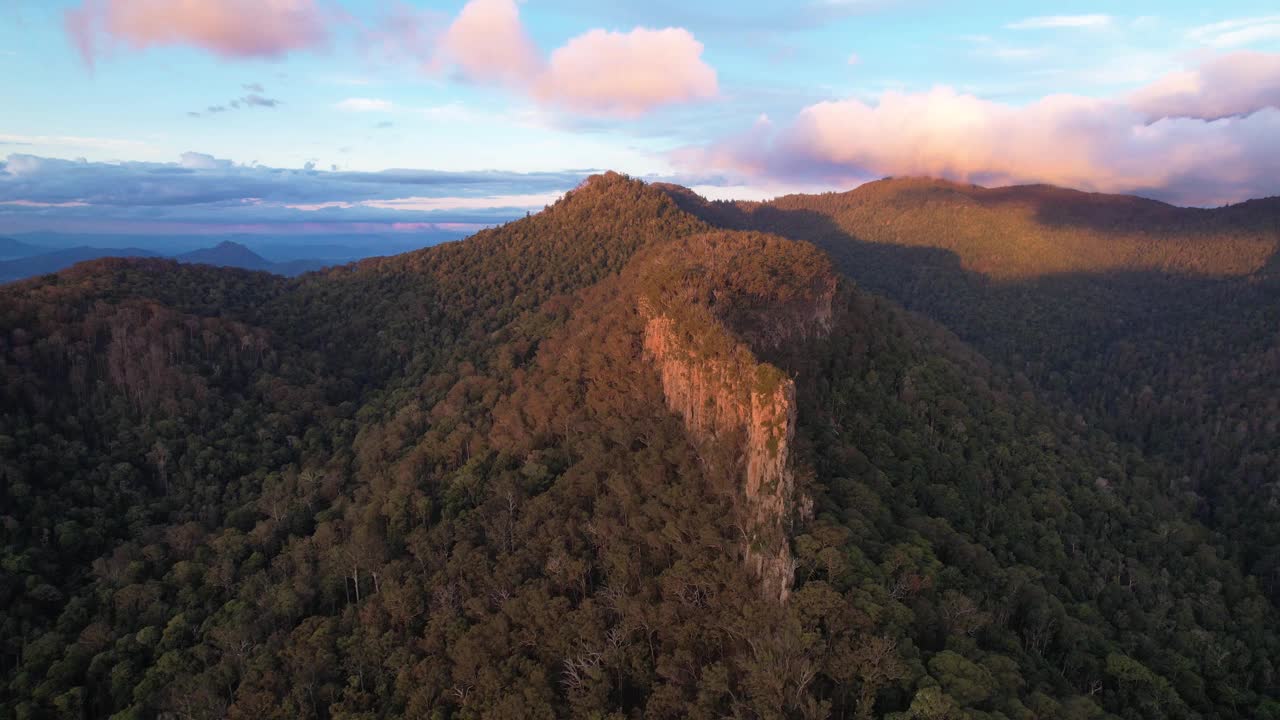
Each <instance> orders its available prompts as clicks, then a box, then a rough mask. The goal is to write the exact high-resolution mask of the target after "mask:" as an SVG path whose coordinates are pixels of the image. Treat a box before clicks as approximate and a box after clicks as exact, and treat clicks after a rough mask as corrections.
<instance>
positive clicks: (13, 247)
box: [0, 237, 47, 260]
mask: <svg viewBox="0 0 1280 720" xmlns="http://www.w3.org/2000/svg"><path fill="white" fill-rule="evenodd" d="M42 252H47V248H42V247H40V246H38V245H32V244H31V243H25V242H22V241H21V240H15V239H13V238H8V237H0V260H11V259H13V258H20V257H26V256H27V255H35V254H38V253H42Z"/></svg>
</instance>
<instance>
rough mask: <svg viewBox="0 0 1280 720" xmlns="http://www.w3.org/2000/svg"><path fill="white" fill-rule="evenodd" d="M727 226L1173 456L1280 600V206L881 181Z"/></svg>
mask: <svg viewBox="0 0 1280 720" xmlns="http://www.w3.org/2000/svg"><path fill="white" fill-rule="evenodd" d="M671 192H672V194H673V197H676V198H677V199H678V200H679V201H680V202H681V204H682V205H683V206H685V207H687V208H689V209H690V210H692V211H694V212H695V213H696V214H699V215H700V216H702V217H705V218H707V219H709V220H711V221H712V222H715V223H717V224H720V225H722V226H725V227H754V228H759V229H764V230H769V231H773V232H779V233H782V234H784V235H786V236H788V237H791V238H795V239H806V240H811V241H813V242H815V243H817V244H818V245H819V246H821V247H823V248H824V249H825V250H827V251H828V252H829V253H830V254H831V255H832V257H833V258H834V259H835V260H836V262H837V264H838V266H839V267H840V268H841V270H843V271H844V272H845V273H847V274H848V275H849V276H850V277H853V278H855V279H856V280H857V281H858V282H859V283H861V284H862V285H863V286H864V287H867V288H869V289H872V290H873V291H875V292H879V293H883V294H885V295H887V296H889V297H891V298H894V299H896V300H898V301H900V302H902V303H903V304H905V305H906V306H907V307H909V308H911V309H913V310H917V311H919V312H922V313H924V314H926V315H928V316H929V317H931V318H933V319H935V320H937V321H939V322H941V323H943V324H944V325H946V326H947V327H948V328H950V329H952V330H953V331H955V332H956V333H957V334H958V335H960V336H961V337H962V338H963V339H964V340H966V341H968V342H970V343H973V344H974V345H976V346H977V347H978V348H980V349H981V350H982V351H983V352H984V353H985V354H986V355H987V356H988V357H990V358H991V359H992V360H995V361H997V362H999V363H1001V364H1002V365H1004V366H1005V367H1007V368H1008V369H1009V370H1010V371H1013V372H1016V373H1018V374H1020V375H1021V376H1023V377H1026V378H1028V379H1029V380H1030V382H1032V383H1033V384H1034V385H1035V386H1036V387H1038V388H1039V390H1040V391H1041V392H1042V393H1043V394H1044V395H1045V396H1046V397H1049V398H1051V399H1052V400H1053V401H1054V402H1056V403H1058V404H1060V405H1062V406H1063V407H1064V409H1067V410H1068V411H1069V412H1071V413H1073V414H1078V415H1079V416H1080V418H1081V420H1082V421H1085V422H1088V423H1090V424H1095V425H1096V426H1098V427H1101V428H1103V429H1105V430H1107V431H1108V432H1109V433H1111V434H1112V435H1113V436H1114V437H1116V438H1117V439H1119V440H1121V441H1124V442H1130V443H1133V444H1135V445H1137V446H1138V447H1140V448H1142V449H1143V450H1144V451H1145V452H1147V453H1149V454H1151V455H1153V456H1155V457H1159V458H1161V459H1164V460H1166V461H1168V462H1169V463H1170V464H1171V466H1172V467H1175V468H1178V471H1179V473H1180V474H1181V475H1182V476H1185V477H1186V482H1185V484H1186V488H1187V490H1188V491H1189V492H1192V493H1195V494H1196V496H1197V497H1198V499H1199V502H1200V503H1201V505H1200V510H1199V512H1200V513H1201V515H1202V517H1204V518H1207V519H1209V520H1210V521H1211V522H1212V523H1213V524H1214V525H1215V526H1217V527H1219V528H1221V529H1222V530H1223V531H1224V532H1227V533H1229V534H1231V535H1232V536H1233V538H1234V542H1233V543H1232V553H1233V555H1235V556H1236V557H1237V558H1238V559H1239V561H1240V563H1241V564H1242V567H1244V568H1247V569H1249V570H1250V571H1251V572H1253V573H1255V574H1256V575H1257V576H1258V578H1259V581H1260V582H1261V583H1262V584H1263V586H1264V587H1265V588H1267V589H1268V591H1269V592H1270V593H1271V594H1272V596H1273V598H1276V597H1280V485H1277V484H1276V482H1275V479H1276V478H1280V446H1277V445H1276V443H1275V437H1276V431H1277V426H1276V422H1275V418H1276V417H1277V412H1278V411H1280V404H1278V403H1280V380H1278V379H1277V378H1280V364H1278V360H1277V358H1280V335H1277V332H1276V328H1277V327H1280V285H1277V284H1276V275H1275V267H1276V262H1277V253H1276V252H1275V247H1276V245H1277V243H1278V242H1280V203H1277V201H1276V199H1274V198H1273V199H1268V200H1255V201H1250V202H1247V203H1242V204H1240V205H1235V206H1231V207H1226V208H1219V209H1215V210H1198V209H1185V208H1175V207H1172V206H1167V205H1164V204H1161V203H1156V202H1153V201H1148V200H1143V199H1140V198H1132V197H1121V196H1106V195H1096V194H1085V193H1078V192H1075V191H1070V190H1063V189H1058V188H1049V187H1017V188H1003V189H983V188H976V187H973V186H960V185H956V184H953V183H947V182H943V181H931V180H886V181H881V182H878V183H870V184H869V185H866V186H863V187H861V188H858V189H857V190H854V191H851V192H848V193H832V194H826V195H814V196H803V195H797V196H789V197H785V198H779V199H778V200H777V201H774V202H772V203H764V204H760V203H742V204H731V203H709V202H706V201H705V200H702V199H701V198H699V197H697V196H696V195H693V194H692V193H688V192H687V191H684V192H677V191H675V190H672V191H671Z"/></svg>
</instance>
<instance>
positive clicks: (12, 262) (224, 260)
mask: <svg viewBox="0 0 1280 720" xmlns="http://www.w3.org/2000/svg"><path fill="white" fill-rule="evenodd" d="M105 257H161V254H160V253H158V252H155V251H152V250H146V249H143V248H137V247H123V248H106V247H90V246H77V247H71V248H65V249H61V250H50V249H48V248H42V247H38V246H35V245H31V244H29V243H24V242H20V241H18V240H12V239H9V238H0V282H12V281H14V280H21V279H23V278H28V277H34V276H37V275H45V274H48V273H53V272H57V271H59V270H63V269H65V268H68V267H71V266H72V265H75V264H76V263H79V262H84V261H86V260H96V259H98V258H105ZM172 257H173V258H174V259H175V260H177V261H178V262H184V263H203V264H206V265H217V266H220V267H234V268H243V269H245V270H261V271H264V272H269V273H275V274H277V275H299V274H302V273H304V272H310V271H312V270H319V269H320V268H322V267H326V266H327V265H330V264H332V263H330V262H325V261H321V260H290V261H287V262H271V261H269V260H267V259H266V258H264V257H262V256H261V255H258V254H257V253H255V252H253V251H252V250H250V249H249V248H247V247H245V246H244V245H241V244H239V243H236V242H232V241H229V240H224V241H222V242H220V243H218V244H217V245H216V246H214V247H210V248H202V249H199V250H193V251H191V252H186V253H182V254H179V255H174V256H172Z"/></svg>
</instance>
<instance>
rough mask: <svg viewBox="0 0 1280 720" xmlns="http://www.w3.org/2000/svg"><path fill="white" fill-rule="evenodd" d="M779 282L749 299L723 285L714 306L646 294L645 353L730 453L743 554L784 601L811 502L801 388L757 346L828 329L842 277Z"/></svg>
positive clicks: (691, 414) (673, 401) (688, 422)
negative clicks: (797, 441)
mask: <svg viewBox="0 0 1280 720" xmlns="http://www.w3.org/2000/svg"><path fill="white" fill-rule="evenodd" d="M781 289H782V292H780V293H778V297H775V298H770V297H762V296H754V297H752V298H750V300H751V302H749V303H745V304H744V298H742V297H741V296H738V297H736V298H734V299H727V298H725V297H724V296H723V295H730V294H731V293H724V294H723V295H722V297H721V298H719V299H717V300H716V301H715V302H714V308H715V312H711V311H710V310H709V309H705V308H702V309H701V310H702V312H690V311H689V308H688V307H683V308H673V307H672V306H671V304H670V303H668V304H666V305H665V307H664V306H662V305H660V304H659V303H656V302H652V301H642V302H641V305H640V312H641V314H642V315H643V316H644V319H645V331H644V351H645V355H646V357H647V358H649V359H650V361H651V362H652V363H653V365H654V366H655V368H656V369H657V371H658V373H659V375H660V377H661V380H662V389H663V394H664V395H665V398H666V402H667V406H668V408H670V409H671V410H672V411H673V412H675V413H676V414H678V415H680V416H681V417H682V418H683V420H684V424H685V427H686V429H687V430H688V432H689V434H690V436H691V437H692V438H693V439H694V441H695V442H696V443H698V444H699V445H700V446H704V447H705V446H706V445H707V444H711V443H715V444H718V445H720V447H726V448H728V449H729V450H730V451H731V452H732V454H733V457H734V468H733V472H734V480H735V481H736V482H737V483H739V484H740V488H741V492H739V493H737V498H738V505H739V507H738V512H739V515H740V523H741V526H742V529H743V535H744V537H743V557H744V560H745V562H746V563H747V564H748V566H749V567H750V568H751V569H752V571H753V572H754V573H755V574H756V575H757V577H758V578H759V579H760V582H761V589H762V592H764V594H765V595H766V596H769V597H774V598H776V599H778V600H779V601H785V600H786V599H787V596H788V594H789V593H790V590H791V584H792V579H793V574H794V562H793V560H792V557H791V551H790V545H789V543H788V531H789V529H790V527H791V525H792V522H793V520H794V519H795V518H796V516H797V514H798V511H797V508H799V507H802V506H804V505H805V504H804V503H802V502H798V501H799V498H798V497H797V488H796V483H795V477H796V472H795V467H794V461H793V458H792V441H793V439H794V437H795V426H796V396H795V393H796V388H795V383H794V382H792V380H791V379H790V378H789V377H787V375H786V373H784V372H783V371H782V370H780V369H778V368H777V367H774V366H773V365H770V364H768V363H765V362H761V361H760V360H758V359H757V358H756V356H755V354H754V353H753V352H752V348H753V347H754V348H756V349H760V350H763V349H777V348H780V347H785V346H786V345H788V344H790V343H798V342H802V341H804V340H807V339H811V338H815V337H821V336H824V335H825V334H826V333H827V332H828V331H829V328H830V322H831V303H832V298H833V296H834V293H835V278H834V276H833V275H831V274H829V273H820V274H818V275H816V276H815V277H813V278H805V279H804V281H803V282H801V283H799V285H795V284H793V285H790V286H787V287H783V288H781ZM693 294H694V295H700V293H693ZM710 294H711V295H712V296H713V297H714V296H715V295H716V292H715V289H714V288H713V289H712V291H711V293H710ZM735 300H736V302H735ZM691 318H692V319H691ZM739 338H741V339H739Z"/></svg>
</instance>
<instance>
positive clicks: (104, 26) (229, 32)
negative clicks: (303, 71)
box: [65, 0, 329, 65]
mask: <svg viewBox="0 0 1280 720" xmlns="http://www.w3.org/2000/svg"><path fill="white" fill-rule="evenodd" d="M327 21H328V18H327V16H326V13H325V11H324V10H323V9H322V7H321V6H320V5H319V4H318V3H317V2H316V1H315V0H83V2H82V3H81V4H80V5H79V6H77V7H74V8H71V9H69V10H67V11H66V15H65V25H66V29H67V31H68V33H69V34H70V36H71V39H72V41H73V42H74V43H75V45H76V47H77V48H78V49H79V51H80V54H81V56H82V57H83V58H84V60H85V62H86V63H89V64H90V65H92V64H93V62H94V60H95V59H96V58H97V57H98V56H99V55H100V54H101V53H103V52H104V51H109V50H110V49H111V48H112V47H114V46H116V45H124V46H126V47H129V48H131V49H134V50H143V49H146V48H150V47H156V46H166V45H189V46H194V47H199V48H203V49H204V50H207V51H209V52H211V53H214V54H215V55H219V56H222V57H229V58H275V57H280V56H281V55H284V54H286V53H289V52H291V51H294V50H301V49H307V48H317V47H322V46H324V45H325V44H327V42H328V39H329V32H328V29H327Z"/></svg>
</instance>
